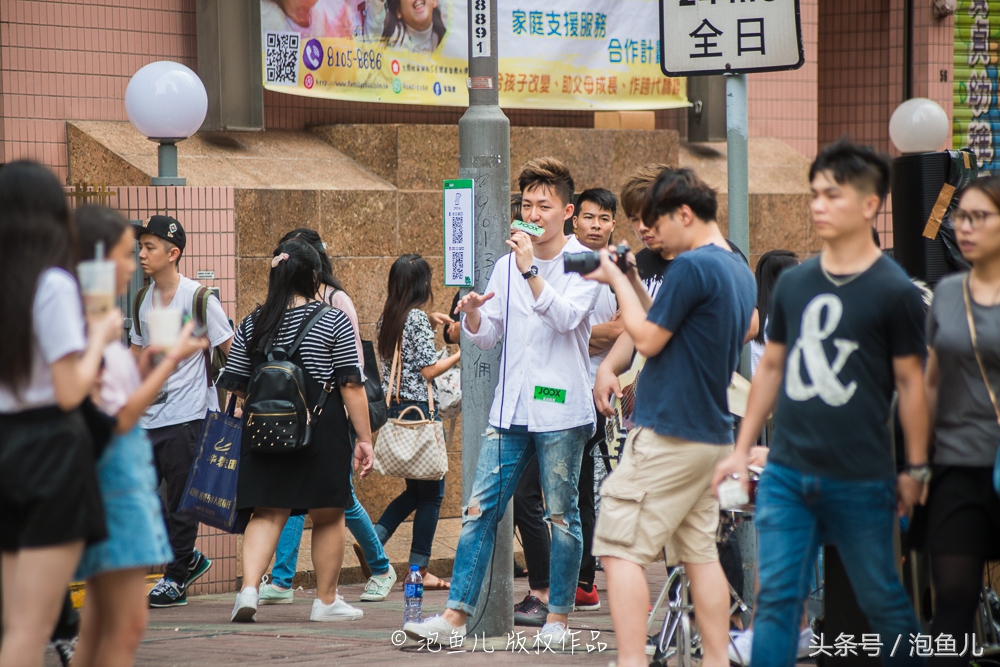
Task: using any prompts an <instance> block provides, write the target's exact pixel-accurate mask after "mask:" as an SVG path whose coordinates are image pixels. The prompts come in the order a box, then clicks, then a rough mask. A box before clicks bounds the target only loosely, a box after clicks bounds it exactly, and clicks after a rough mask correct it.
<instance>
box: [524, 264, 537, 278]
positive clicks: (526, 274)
mask: <svg viewBox="0 0 1000 667" xmlns="http://www.w3.org/2000/svg"><path fill="white" fill-rule="evenodd" d="M537 275H538V267H537V266H535V265H534V264H532V265H531V268H530V269H528V270H527V271H525V272H524V273H522V274H521V277H523V278H524V279H525V280H527V279H528V278H531V277H532V276H537Z"/></svg>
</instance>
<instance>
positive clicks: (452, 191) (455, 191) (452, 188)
mask: <svg viewBox="0 0 1000 667" xmlns="http://www.w3.org/2000/svg"><path fill="white" fill-rule="evenodd" d="M472 195H473V186H472V179H471V178H459V179H454V180H449V181H445V182H444V284H445V286H446V287H471V286H472V270H473V266H474V265H473V261H474V259H475V257H474V248H475V239H474V237H473V234H474V232H475V221H474V220H473V210H474V209H473V206H472Z"/></svg>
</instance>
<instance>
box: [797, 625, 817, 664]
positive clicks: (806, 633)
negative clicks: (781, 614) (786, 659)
mask: <svg viewBox="0 0 1000 667" xmlns="http://www.w3.org/2000/svg"><path fill="white" fill-rule="evenodd" d="M814 650H815V647H814V646H813V631H812V628H808V627H807V628H805V629H804V630H802V632H800V633H799V650H798V653H796V654H795V657H796V658H808V657H809V654H810V653H812V652H813V651H814Z"/></svg>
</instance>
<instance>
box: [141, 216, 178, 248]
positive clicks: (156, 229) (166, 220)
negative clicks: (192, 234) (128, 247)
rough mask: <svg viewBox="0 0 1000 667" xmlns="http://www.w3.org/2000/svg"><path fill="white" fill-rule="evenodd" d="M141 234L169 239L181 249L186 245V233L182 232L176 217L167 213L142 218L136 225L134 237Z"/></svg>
mask: <svg viewBox="0 0 1000 667" xmlns="http://www.w3.org/2000/svg"><path fill="white" fill-rule="evenodd" d="M143 234H152V235H153V236H159V237H160V238H161V239H163V240H165V241H170V242H171V243H173V244H174V245H175V246H177V247H178V248H180V249H181V250H182V251H183V250H184V246H185V245H187V235H186V234H184V228H183V227H181V223H179V222H177V219H176V218H172V217H170V216H169V215H153V216H150V217H148V218H146V219H145V220H143V221H142V225H136V226H135V237H136V238H139V237H140V236H142V235H143Z"/></svg>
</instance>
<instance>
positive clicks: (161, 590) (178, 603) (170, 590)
mask: <svg viewBox="0 0 1000 667" xmlns="http://www.w3.org/2000/svg"><path fill="white" fill-rule="evenodd" d="M206 569H208V568H206ZM186 604H187V589H186V588H181V587H180V586H178V585H177V582H176V581H174V580H173V579H169V578H167V577H161V578H160V580H159V581H158V582H156V585H155V586H153V590H151V591H149V606H150V607H156V608H162V607H183V606H184V605H186Z"/></svg>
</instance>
